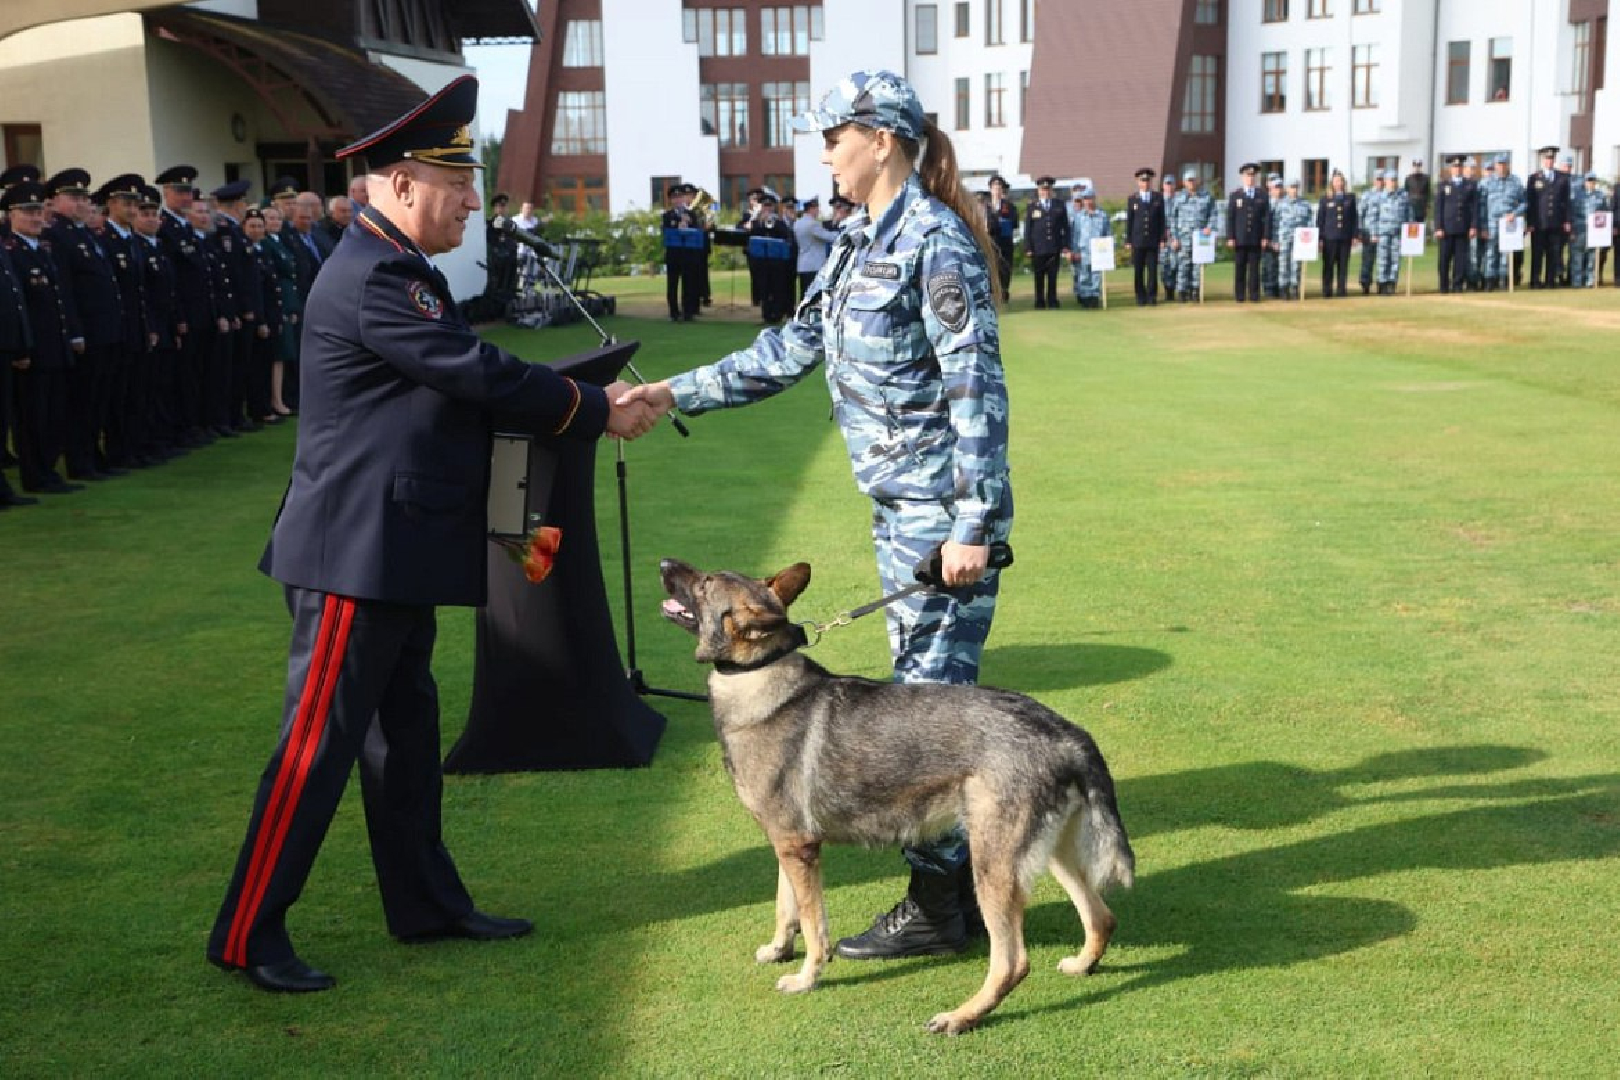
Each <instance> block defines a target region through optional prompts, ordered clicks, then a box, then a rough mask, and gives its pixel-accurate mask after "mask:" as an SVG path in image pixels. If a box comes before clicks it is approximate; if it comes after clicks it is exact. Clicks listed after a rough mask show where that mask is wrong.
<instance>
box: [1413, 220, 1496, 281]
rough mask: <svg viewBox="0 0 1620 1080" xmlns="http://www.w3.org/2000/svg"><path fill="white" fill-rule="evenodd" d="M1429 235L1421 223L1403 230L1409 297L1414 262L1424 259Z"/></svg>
mask: <svg viewBox="0 0 1620 1080" xmlns="http://www.w3.org/2000/svg"><path fill="white" fill-rule="evenodd" d="M1427 234H1428V226H1427V225H1425V224H1423V222H1421V221H1408V222H1407V223H1406V225H1405V226H1404V227H1403V228H1402V229H1401V258H1403V259H1405V260H1406V295H1407V296H1411V295H1412V260H1413V259H1421V258H1422V257H1423V244H1424V238H1425V237H1426V236H1427ZM1510 280H1511V279H1510Z"/></svg>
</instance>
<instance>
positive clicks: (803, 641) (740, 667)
mask: <svg viewBox="0 0 1620 1080" xmlns="http://www.w3.org/2000/svg"><path fill="white" fill-rule="evenodd" d="M791 629H792V636H791V637H789V638H788V640H787V641H786V642H785V643H784V644H782V645H779V646H777V647H776V648H774V649H772V650H771V651H770V652H768V653H766V654H765V655H764V656H762V657H760V658H759V659H758V660H750V661H749V662H748V663H746V664H738V663H735V662H734V661H731V660H716V661H715V662H714V670H716V671H718V672H719V673H720V674H722V675H739V674H741V673H743V672H745V671H758V670H759V669H760V668H762V667H769V666H770V665H771V664H774V663H776V662H777V661H778V660H780V659H782V657H784V656H786V655H788V654H789V653H794V652H798V651H799V650H800V649H802V648H803V647H804V646H806V645H808V644H810V639H809V637H807V636H806V635H805V632H804V627H802V626H800V625H799V624H798V623H794V624H792V627H791Z"/></svg>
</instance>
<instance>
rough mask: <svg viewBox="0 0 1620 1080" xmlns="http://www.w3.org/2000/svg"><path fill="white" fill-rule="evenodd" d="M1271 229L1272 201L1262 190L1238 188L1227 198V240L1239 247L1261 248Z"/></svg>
mask: <svg viewBox="0 0 1620 1080" xmlns="http://www.w3.org/2000/svg"><path fill="white" fill-rule="evenodd" d="M1270 227H1271V200H1270V199H1268V198H1267V197H1266V193H1265V192H1264V191H1262V190H1261V189H1260V188H1253V189H1251V190H1249V191H1247V192H1246V191H1244V189H1243V188H1238V189H1237V190H1235V191H1233V192H1232V194H1230V195H1228V196H1227V197H1226V238H1227V239H1228V240H1231V241H1232V242H1233V243H1235V244H1236V245H1237V246H1238V247H1259V246H1260V245H1261V243H1262V242H1263V241H1265V240H1267V239H1268V238H1269V237H1270V235H1271V228H1270Z"/></svg>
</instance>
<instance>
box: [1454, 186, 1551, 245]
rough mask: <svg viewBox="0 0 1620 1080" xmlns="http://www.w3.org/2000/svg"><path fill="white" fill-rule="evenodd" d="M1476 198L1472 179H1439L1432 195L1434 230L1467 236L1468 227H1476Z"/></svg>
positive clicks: (1477, 192)
mask: <svg viewBox="0 0 1620 1080" xmlns="http://www.w3.org/2000/svg"><path fill="white" fill-rule="evenodd" d="M1478 199H1479V188H1477V187H1475V186H1474V182H1473V181H1472V180H1469V179H1467V178H1464V179H1461V180H1454V179H1451V178H1450V177H1447V178H1446V179H1445V180H1443V181H1441V182H1440V190H1439V191H1438V192H1437V193H1436V194H1435V196H1434V230H1435V232H1443V233H1445V234H1446V235H1447V236H1467V235H1468V230H1469V229H1475V228H1478V227H1479V223H1478V209H1479V207H1478ZM1532 205H1533V204H1532Z"/></svg>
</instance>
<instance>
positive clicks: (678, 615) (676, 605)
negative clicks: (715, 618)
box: [659, 596, 697, 633]
mask: <svg viewBox="0 0 1620 1080" xmlns="http://www.w3.org/2000/svg"><path fill="white" fill-rule="evenodd" d="M659 611H660V612H661V613H662V614H663V616H664V618H666V619H668V620H669V621H670V622H672V623H674V624H675V625H676V626H679V627H681V628H682V629H684V630H690V631H692V632H693V633H697V616H696V615H693V614H692V612H691V611H689V610H688V609H687V607H686V605H685V604H683V603H681V602H680V601H679V600H677V599H675V598H674V597H673V596H672V597H670V598H669V599H667V600H665V601H664V602H663V604H662V605H660V607H659Z"/></svg>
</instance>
